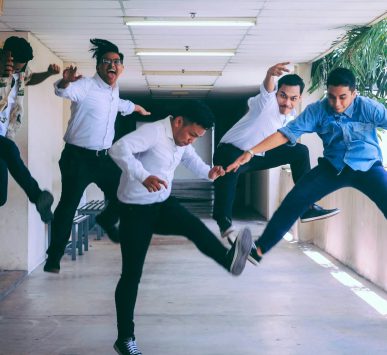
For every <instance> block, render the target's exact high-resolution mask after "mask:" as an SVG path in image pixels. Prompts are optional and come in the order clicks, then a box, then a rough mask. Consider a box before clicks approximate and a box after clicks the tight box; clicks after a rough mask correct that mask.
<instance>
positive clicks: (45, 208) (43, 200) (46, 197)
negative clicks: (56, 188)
mask: <svg viewBox="0 0 387 355" xmlns="http://www.w3.org/2000/svg"><path fill="white" fill-rule="evenodd" d="M53 202H54V197H53V196H52V194H51V193H50V192H49V191H46V190H44V191H42V192H41V193H40V195H39V196H38V199H37V200H36V202H35V206H36V209H37V211H38V212H39V214H40V219H41V220H42V221H43V222H44V223H48V222H50V221H51V220H52V219H53V217H54V216H53V214H52V212H51V206H52V204H53Z"/></svg>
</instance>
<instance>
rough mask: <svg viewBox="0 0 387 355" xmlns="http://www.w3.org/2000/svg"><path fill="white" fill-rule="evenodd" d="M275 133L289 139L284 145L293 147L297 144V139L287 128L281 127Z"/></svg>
mask: <svg viewBox="0 0 387 355" xmlns="http://www.w3.org/2000/svg"><path fill="white" fill-rule="evenodd" d="M277 131H278V132H280V133H282V134H283V135H284V136H285V137H286V138H287V139H289V142H288V143H286V144H287V145H290V146H294V145H296V144H297V137H296V136H295V135H294V134H293V132H292V131H291V130H290V129H289V128H288V127H282V128H280V129H278V130H277Z"/></svg>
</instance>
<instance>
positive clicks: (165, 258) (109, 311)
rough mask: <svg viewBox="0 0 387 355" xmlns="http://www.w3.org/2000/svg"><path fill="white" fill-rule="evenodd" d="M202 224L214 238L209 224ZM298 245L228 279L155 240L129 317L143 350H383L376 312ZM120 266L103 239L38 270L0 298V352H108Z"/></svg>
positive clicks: (356, 354)
mask: <svg viewBox="0 0 387 355" xmlns="http://www.w3.org/2000/svg"><path fill="white" fill-rule="evenodd" d="M204 222H205V223H206V224H207V226H208V227H209V228H210V229H211V230H213V231H214V232H215V233H218V231H217V227H216V224H215V223H214V221H212V220H211V219H209V218H206V219H204ZM237 224H238V225H245V224H248V225H249V226H250V228H251V229H252V231H253V234H254V235H255V236H258V235H259V234H260V233H261V231H262V228H263V227H264V224H263V223H262V222H261V221H257V220H255V219H251V220H249V221H246V220H245V219H244V220H238V221H237ZM307 247H308V246H307ZM304 248H305V246H303V245H299V244H298V243H289V242H287V241H285V240H284V241H282V242H281V243H280V244H279V246H278V247H277V248H275V249H273V251H271V252H270V253H269V254H268V255H267V256H266V257H265V258H264V260H263V262H262V264H261V265H259V266H258V267H254V266H252V265H250V264H249V265H247V267H246V269H245V271H244V273H243V274H242V275H241V276H240V277H232V276H230V275H229V274H228V273H227V272H225V271H224V270H222V269H221V268H220V267H219V266H217V265H216V264H215V263H214V262H213V261H212V260H210V259H208V258H206V257H205V256H203V255H201V254H200V252H198V251H197V250H196V248H195V247H194V245H192V244H191V243H190V242H188V241H186V239H184V238H180V237H172V236H165V237H161V236H155V237H154V239H153V242H152V245H151V247H150V249H149V253H148V256H147V259H146V264H145V267H144V273H143V278H142V282H141V286H140V291H139V296H138V303H137V307H136V315H135V321H136V335H137V339H138V345H139V347H140V348H141V350H142V351H143V354H144V355H167V354H168V355H257V354H259V355H311V354H313V355H331V354H332V355H336V354H339V355H342V354H343V355H344V354H348V355H364V354H369V355H385V354H387V318H386V316H382V315H380V314H379V313H378V312H376V311H375V310H374V309H373V308H372V307H370V306H369V305H368V304H367V303H365V302H364V301H363V300H362V299H361V298H359V297H357V296H356V294H355V293H354V292H352V291H351V289H349V288H348V287H345V286H344V285H342V284H340V283H339V282H338V281H337V280H336V279H335V278H333V277H332V275H331V273H330V272H329V270H327V269H326V268H324V267H321V266H320V265H318V264H316V263H315V262H313V261H312V260H311V259H310V258H308V257H307V256H306V255H305V253H304ZM308 248H309V247H308ZM310 248H312V247H310ZM312 250H313V248H312ZM330 260H331V259H330ZM335 263H336V262H335ZM337 265H338V266H339V267H340V268H341V269H343V270H344V271H346V272H348V273H349V274H350V275H352V276H353V277H354V278H356V279H357V280H360V281H361V282H362V283H363V285H365V286H366V287H368V288H370V289H372V290H373V291H375V293H376V294H377V295H379V296H381V297H382V298H384V299H385V300H386V299H387V294H386V293H385V292H382V291H381V290H378V289H376V288H374V287H373V286H372V285H371V284H369V283H368V282H367V281H366V280H363V279H361V278H359V277H358V276H356V275H354V274H353V273H351V271H349V270H346V269H345V268H343V267H342V266H340V265H339V264H337ZM120 266H121V261H120V250H119V246H117V245H113V244H111V243H110V242H109V241H108V240H106V238H103V239H102V240H101V241H96V240H92V241H91V246H90V250H89V251H88V252H87V253H86V254H85V255H83V256H81V257H79V258H77V260H76V261H75V262H74V261H71V260H70V257H65V258H64V260H63V262H62V270H61V273H60V274H59V275H51V274H47V273H44V272H43V271H42V266H41V267H39V268H38V269H37V270H35V271H34V272H33V273H32V274H31V275H29V276H28V277H27V278H26V279H25V280H24V281H23V282H22V284H21V285H19V286H18V287H17V289H16V290H15V291H13V292H12V293H11V294H9V295H8V296H7V297H5V299H4V300H3V301H1V302H0V354H1V355H27V354H28V355H46V354H47V355H54V354H61V355H111V354H114V350H113V349H112V345H113V343H114V341H115V338H116V328H115V306H114V290H115V286H116V283H117V281H118V278H119V274H120Z"/></svg>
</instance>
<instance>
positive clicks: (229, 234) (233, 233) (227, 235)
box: [220, 226, 238, 245]
mask: <svg viewBox="0 0 387 355" xmlns="http://www.w3.org/2000/svg"><path fill="white" fill-rule="evenodd" d="M237 235H238V230H237V229H236V228H235V227H234V226H230V227H229V228H227V229H226V230H225V231H220V236H221V237H222V238H223V239H227V241H228V243H229V244H230V245H233V244H234V242H235V239H236V237H237Z"/></svg>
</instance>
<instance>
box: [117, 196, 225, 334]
mask: <svg viewBox="0 0 387 355" xmlns="http://www.w3.org/2000/svg"><path fill="white" fill-rule="evenodd" d="M153 233H158V234H172V235H182V236H185V237H187V238H188V239H189V240H191V241H192V242H193V243H194V244H195V245H196V247H197V248H198V249H199V250H200V251H201V252H202V253H203V254H205V255H207V256H209V257H210V258H212V259H214V260H215V261H216V262H217V263H218V264H219V265H221V266H223V267H225V268H226V266H225V255H226V252H227V249H226V248H225V247H224V246H223V244H222V243H221V242H220V241H219V240H218V238H216V236H215V235H214V234H212V233H211V231H210V230H209V229H208V228H207V227H206V226H205V225H204V224H203V223H202V222H201V221H200V219H198V218H197V217H195V216H194V215H192V214H191V213H190V212H188V211H187V210H186V209H185V208H184V207H183V206H181V205H180V204H179V202H178V201H177V200H176V199H175V198H174V197H169V198H168V199H167V200H166V201H164V202H162V203H155V204H151V205H128V204H121V212H120V242H121V253H122V274H121V278H120V280H119V282H118V284H117V288H116V293H115V300H116V311H117V327H118V337H119V338H120V339H125V338H127V337H131V336H133V335H134V321H133V314H134V308H135V304H136V298H137V291H138V284H139V282H140V279H141V274H142V269H143V265H144V261H145V256H146V253H147V250H148V247H149V244H150V241H151V238H152V235H153Z"/></svg>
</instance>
